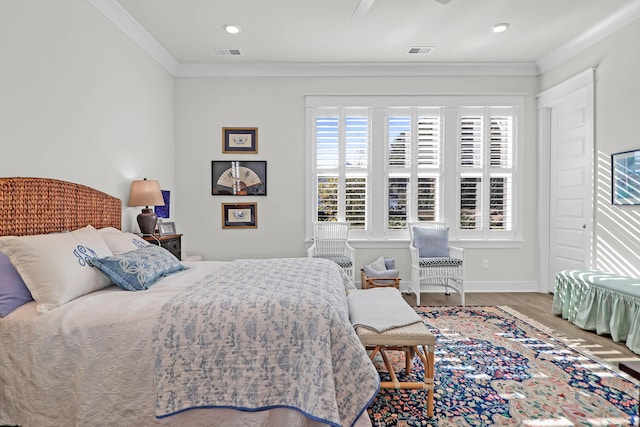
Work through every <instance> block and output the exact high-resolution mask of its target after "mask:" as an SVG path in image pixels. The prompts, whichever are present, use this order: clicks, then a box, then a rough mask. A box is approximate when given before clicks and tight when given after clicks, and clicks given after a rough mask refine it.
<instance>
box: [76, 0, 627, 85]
mask: <svg viewBox="0 0 640 427" xmlns="http://www.w3.org/2000/svg"><path fill="white" fill-rule="evenodd" d="M87 1H88V2H89V3H90V4H91V5H93V6H94V7H95V8H96V9H97V10H98V11H100V12H101V13H102V14H103V15H104V16H105V17H106V18H107V19H109V20H111V22H113V24H114V25H115V26H116V27H118V28H119V29H120V30H121V31H122V32H123V33H125V34H126V35H127V36H128V37H129V38H130V39H131V40H133V42H134V43H136V44H137V45H138V46H140V48H142V50H144V51H145V52H147V53H148V54H149V55H150V56H151V57H152V58H153V59H155V60H156V61H157V62H158V63H159V64H160V65H161V66H162V67H164V68H165V69H166V70H167V71H168V72H169V73H171V74H172V75H173V76H174V77H387V76H388V77H408V76H418V77H423V76H537V75H540V74H542V73H544V72H546V71H548V70H550V69H551V68H553V67H555V66H557V65H559V64H561V63H562V62H565V61H566V60H567V59H568V58H570V57H572V56H574V55H576V54H578V53H579V52H581V51H583V50H585V49H587V48H589V47H591V46H593V45H594V44H595V43H597V42H599V41H600V40H602V39H604V38H605V37H607V36H609V35H610V34H612V33H613V32H615V31H617V30H619V29H621V28H622V27H624V26H626V25H628V24H629V23H631V22H633V21H634V20H635V19H638V18H639V17H640V0H631V1H629V2H628V3H626V4H625V5H624V6H623V7H621V8H620V9H619V10H617V11H615V12H614V13H613V14H611V15H609V16H608V17H605V18H604V19H603V20H602V21H601V22H599V23H598V24H596V25H595V26H594V27H593V28H591V29H590V30H588V31H586V32H584V33H582V34H581V35H579V36H577V37H575V38H574V39H572V40H570V41H569V42H567V43H565V44H564V45H562V46H560V47H559V48H557V49H555V50H554V51H552V52H550V53H548V54H547V55H545V56H544V57H542V58H540V59H539V60H538V61H537V62H535V63H534V62H491V63H205V64H193V63H182V64H181V63H178V61H176V59H175V58H174V57H173V56H172V55H171V54H170V53H169V52H168V51H167V50H166V49H165V48H164V47H163V46H162V45H161V44H160V43H158V41H157V40H155V39H154V38H153V37H152V36H151V35H150V34H149V33H148V32H147V31H146V30H145V29H144V28H143V27H142V26H141V25H140V24H139V23H138V22H137V21H136V20H135V19H133V17H132V16H131V15H129V13H128V12H127V11H126V10H125V9H124V8H123V7H122V6H121V5H120V3H118V1H117V0H87Z"/></svg>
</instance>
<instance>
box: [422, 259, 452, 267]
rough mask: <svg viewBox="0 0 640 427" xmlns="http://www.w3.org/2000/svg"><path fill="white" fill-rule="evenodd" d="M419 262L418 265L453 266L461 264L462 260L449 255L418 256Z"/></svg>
mask: <svg viewBox="0 0 640 427" xmlns="http://www.w3.org/2000/svg"><path fill="white" fill-rule="evenodd" d="M419 264H420V267H455V266H458V265H462V260H461V259H459V258H449V257H431V258H429V257H426V258H420V261H419Z"/></svg>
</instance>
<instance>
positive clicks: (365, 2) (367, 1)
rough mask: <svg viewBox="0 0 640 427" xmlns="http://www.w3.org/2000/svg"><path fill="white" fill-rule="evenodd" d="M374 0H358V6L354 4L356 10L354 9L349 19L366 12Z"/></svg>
mask: <svg viewBox="0 0 640 427" xmlns="http://www.w3.org/2000/svg"><path fill="white" fill-rule="evenodd" d="M375 1H376V0H360V1H359V2H358V6H356V10H354V11H353V15H351V19H353V18H357V17H358V16H362V15H364V14H365V13H367V12H368V11H369V9H371V6H373V3H375Z"/></svg>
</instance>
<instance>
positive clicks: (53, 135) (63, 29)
mask: <svg viewBox="0 0 640 427" xmlns="http://www.w3.org/2000/svg"><path fill="white" fill-rule="evenodd" d="M0 61H1V70H2V71H0V76H1V78H0V123H1V125H0V144H1V146H2V154H0V176H37V177H49V178H57V179H62V180H67V181H73V182H77V183H80V184H84V185H88V186H91V187H95V188H98V189H100V190H102V191H105V192H107V193H109V194H112V195H114V196H117V197H120V198H121V199H123V200H124V203H125V204H126V202H127V200H128V197H129V186H130V183H131V180H132V179H139V178H143V177H148V178H150V179H158V180H159V181H160V184H161V186H162V188H166V189H173V186H174V161H173V160H174V159H173V153H174V79H173V77H172V76H171V75H170V74H169V73H168V72H166V71H165V70H164V69H163V68H162V67H160V66H159V65H158V64H157V63H156V62H155V61H154V60H153V59H151V58H150V57H149V56H148V55H147V54H146V53H144V52H143V51H142V50H141V49H140V48H139V47H138V46H137V45H135V44H134V43H133V42H132V41H131V40H130V39H129V38H128V37H127V36H125V35H124V34H123V33H122V32H121V31H120V30H118V29H117V28H116V27H114V25H113V24H112V23H111V21H109V20H107V19H106V18H105V17H104V16H103V15H101V14H100V13H99V12H98V11H97V10H96V9H95V8H94V7H93V6H91V5H90V4H89V3H88V2H87V1H86V0H56V1H33V0H24V1H2V3H1V4H0ZM138 212H139V208H128V209H125V214H124V215H123V216H124V223H123V226H124V228H125V229H133V230H135V231H138V229H137V227H138V226H137V224H136V223H135V216H136V215H137V213H138Z"/></svg>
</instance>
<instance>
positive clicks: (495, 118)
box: [458, 107, 514, 239]
mask: <svg viewBox="0 0 640 427" xmlns="http://www.w3.org/2000/svg"><path fill="white" fill-rule="evenodd" d="M513 118H514V112H513V109H505V108H488V107H485V108H464V109H461V115H460V121H459V127H458V128H459V132H460V136H459V144H460V147H459V153H460V155H459V178H460V188H459V194H460V199H459V200H460V218H459V224H458V225H459V229H460V231H461V233H462V234H467V235H468V236H476V237H481V238H489V239H490V238H491V235H492V234H493V235H495V236H498V237H511V236H512V233H511V232H512V231H513V172H514V171H513V153H514V150H513V145H514V144H513V141H514V126H513Z"/></svg>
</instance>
